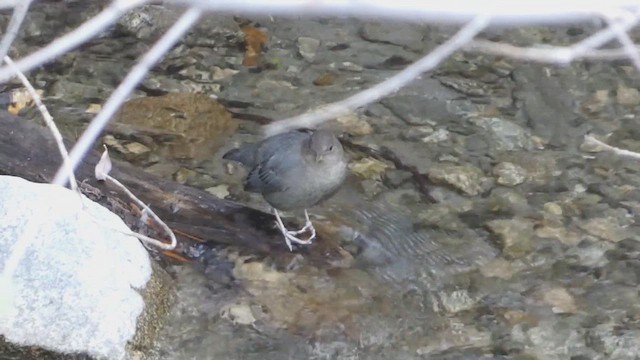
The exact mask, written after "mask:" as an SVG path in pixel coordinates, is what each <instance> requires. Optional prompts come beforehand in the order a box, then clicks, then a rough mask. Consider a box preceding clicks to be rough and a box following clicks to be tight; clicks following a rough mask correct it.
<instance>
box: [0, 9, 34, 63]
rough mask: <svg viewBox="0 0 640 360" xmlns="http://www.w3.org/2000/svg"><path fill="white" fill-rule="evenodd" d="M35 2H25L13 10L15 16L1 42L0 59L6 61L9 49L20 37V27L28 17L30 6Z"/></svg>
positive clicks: (12, 17) (12, 16)
mask: <svg viewBox="0 0 640 360" xmlns="http://www.w3.org/2000/svg"><path fill="white" fill-rule="evenodd" d="M32 1H33V0H23V1H22V2H19V3H18V4H16V7H15V8H14V9H13V15H11V21H9V26H7V31H6V33H5V34H4V37H3V38H2V42H0V59H4V57H5V56H6V55H7V54H8V53H9V48H10V47H11V44H12V43H13V40H15V38H16V36H17V35H18V30H20V25H22V21H24V18H25V16H27V11H28V10H29V5H31V2H32Z"/></svg>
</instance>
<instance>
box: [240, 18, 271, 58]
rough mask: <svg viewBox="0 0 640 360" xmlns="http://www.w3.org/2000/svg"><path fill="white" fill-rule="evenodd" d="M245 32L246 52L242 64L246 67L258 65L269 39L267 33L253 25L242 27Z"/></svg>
mask: <svg viewBox="0 0 640 360" xmlns="http://www.w3.org/2000/svg"><path fill="white" fill-rule="evenodd" d="M242 32H244V43H245V53H244V60H243V61H242V65H243V66H246V67H256V66H258V64H259V63H260V58H261V57H262V49H263V47H264V45H265V44H266V43H267V41H268V37H267V34H266V33H265V32H264V31H262V30H259V29H258V28H256V27H253V26H251V25H245V26H243V27H242Z"/></svg>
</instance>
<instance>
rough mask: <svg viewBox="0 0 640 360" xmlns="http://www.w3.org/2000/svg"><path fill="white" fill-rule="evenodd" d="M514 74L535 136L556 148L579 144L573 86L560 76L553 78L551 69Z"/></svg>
mask: <svg viewBox="0 0 640 360" xmlns="http://www.w3.org/2000/svg"><path fill="white" fill-rule="evenodd" d="M560 71H562V70H560ZM570 72H571V69H567V70H565V71H564V72H563V73H562V75H566V74H568V73H570ZM513 74H514V78H515V80H516V84H517V85H518V87H519V89H520V91H518V92H517V93H516V96H517V97H518V98H519V99H520V100H521V102H522V115H523V116H524V117H525V119H526V120H527V121H528V123H529V124H531V127H532V128H533V132H534V134H535V135H537V136H539V137H541V138H543V139H544V140H546V142H548V143H549V144H551V145H553V146H566V145H567V144H571V143H575V142H576V140H577V139H578V138H580V136H576V135H577V134H575V132H573V133H572V129H571V123H572V122H573V120H574V119H575V118H576V115H575V114H574V113H573V98H572V96H573V95H571V92H569V91H568V90H569V89H568V88H569V87H570V86H567V84H564V83H563V81H562V80H563V79H561V78H560V76H558V74H550V73H549V71H548V68H547V67H542V66H526V67H525V66H522V67H518V68H516V69H515V70H514V72H513ZM568 76H570V75H568ZM574 81H575V80H574Z"/></svg>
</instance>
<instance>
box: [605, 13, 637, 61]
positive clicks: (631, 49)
mask: <svg viewBox="0 0 640 360" xmlns="http://www.w3.org/2000/svg"><path fill="white" fill-rule="evenodd" d="M623 15H631V17H632V18H633V19H634V20H635V21H636V22H637V21H638V16H637V15H635V16H634V15H633V14H628V13H626V12H625V13H624V14H623ZM616 19H617V18H616V17H614V16H607V17H606V21H607V24H609V28H611V29H612V30H613V31H614V33H615V34H616V37H617V39H618V42H620V45H622V48H623V49H624V51H625V53H626V54H627V56H628V57H629V59H631V62H633V65H634V66H635V67H636V69H637V70H640V53H638V49H637V48H636V44H634V43H633V41H632V40H631V38H630V37H629V34H628V33H627V31H626V30H625V29H624V28H623V27H622V26H621V24H620V22H621V21H620V20H616Z"/></svg>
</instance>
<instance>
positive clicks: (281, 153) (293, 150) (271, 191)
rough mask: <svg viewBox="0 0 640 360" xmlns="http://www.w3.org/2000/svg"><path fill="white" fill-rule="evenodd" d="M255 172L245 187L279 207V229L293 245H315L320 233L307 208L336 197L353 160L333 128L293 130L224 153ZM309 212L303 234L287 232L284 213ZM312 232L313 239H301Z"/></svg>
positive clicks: (310, 237) (276, 213) (228, 157)
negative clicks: (317, 233) (346, 155)
mask: <svg viewBox="0 0 640 360" xmlns="http://www.w3.org/2000/svg"><path fill="white" fill-rule="evenodd" d="M222 157H223V159H227V160H233V161H237V162H239V163H241V164H243V165H244V166H245V167H246V168H247V169H249V174H248V175H247V178H246V180H245V185H244V189H245V190H246V191H249V192H254V193H261V194H262V196H263V197H264V199H265V200H266V201H267V202H268V203H269V204H270V205H271V206H272V207H273V211H274V214H275V216H276V225H277V227H278V229H279V230H280V231H281V232H282V235H284V239H285V241H286V243H287V246H288V247H289V250H293V248H292V246H291V243H292V242H294V243H297V244H310V243H311V241H312V240H313V239H315V237H316V230H315V228H314V227H313V224H312V223H311V220H309V214H308V212H307V209H308V208H310V207H312V206H314V205H317V204H319V203H321V202H322V201H324V200H326V199H328V198H330V197H331V196H333V195H334V194H335V193H336V192H337V191H338V189H339V188H340V186H341V185H342V183H343V182H344V180H345V178H346V176H347V160H346V159H345V156H344V151H343V149H342V145H341V144H340V141H338V139H337V138H336V137H335V136H334V135H333V133H331V132H330V131H327V130H316V131H312V130H308V129H303V130H293V131H289V132H286V133H282V134H278V135H274V136H271V137H269V138H266V139H264V140H262V141H260V142H258V143H255V144H249V145H245V146H242V147H240V148H238V149H233V150H230V151H229V152H227V153H226V154H224V155H223V156H222ZM296 209H304V216H305V219H306V223H305V225H304V227H303V228H302V229H300V230H297V231H289V230H287V228H285V226H284V224H283V223H282V219H281V218H280V214H279V213H278V210H282V211H290V210H296ZM307 230H309V231H310V232H311V235H310V236H309V237H308V238H307V239H304V240H303V239H300V238H298V235H300V234H303V233H304V232H306V231H307Z"/></svg>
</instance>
